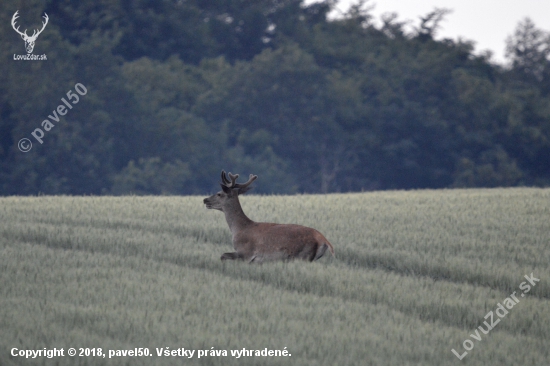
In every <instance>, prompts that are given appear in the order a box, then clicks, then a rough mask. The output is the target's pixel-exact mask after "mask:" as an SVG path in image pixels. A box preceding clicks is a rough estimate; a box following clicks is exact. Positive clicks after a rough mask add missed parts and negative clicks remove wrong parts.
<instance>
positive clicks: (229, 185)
mask: <svg viewBox="0 0 550 366" xmlns="http://www.w3.org/2000/svg"><path fill="white" fill-rule="evenodd" d="M237 178H239V175H238V174H231V172H229V179H231V181H229V179H227V176H226V174H225V170H222V184H223V185H224V186H226V187H227V188H240V189H243V190H244V189H245V188H247V187H248V186H249V185H250V184H251V183H252V182H254V181H255V180H256V179H257V178H258V176H257V175H254V174H250V177H249V178H248V181H247V182H246V183H236V181H237Z"/></svg>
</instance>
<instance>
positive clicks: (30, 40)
mask: <svg viewBox="0 0 550 366" xmlns="http://www.w3.org/2000/svg"><path fill="white" fill-rule="evenodd" d="M17 13H19V10H17V11H16V12H15V14H13V17H12V18H11V26H12V27H13V29H14V30H15V31H16V32H17V33H18V34H19V35H20V36H21V38H23V41H25V50H26V51H27V54H26V55H16V54H13V59H14V60H27V61H43V60H47V58H46V55H45V54H44V55H33V53H32V51H33V50H34V43H35V42H36V39H37V38H38V36H39V35H40V33H42V31H43V30H44V28H46V25H47V24H48V20H49V18H48V14H46V13H44V16H43V17H42V18H44V20H45V22H42V29H40V30H38V29H35V30H34V32H33V33H32V36H29V35H28V34H27V30H26V29H25V31H24V32H21V31H20V30H19V26H17V28H16V27H15V22H16V20H17V18H19V15H18V14H17Z"/></svg>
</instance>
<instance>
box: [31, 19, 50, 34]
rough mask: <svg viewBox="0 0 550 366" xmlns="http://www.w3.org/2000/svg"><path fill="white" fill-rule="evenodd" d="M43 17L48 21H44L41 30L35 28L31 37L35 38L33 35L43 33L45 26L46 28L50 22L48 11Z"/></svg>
mask: <svg viewBox="0 0 550 366" xmlns="http://www.w3.org/2000/svg"><path fill="white" fill-rule="evenodd" d="M42 18H44V20H45V21H46V22H42V29H40V30H37V29H35V30H34V32H33V34H32V36H31V38H33V37H34V38H36V37H38V35H39V34H40V33H42V31H43V30H44V28H46V25H47V24H48V20H50V18H48V14H46V13H44V15H43V16H42ZM36 32H38V33H36ZM34 33H36V36H35V35H34Z"/></svg>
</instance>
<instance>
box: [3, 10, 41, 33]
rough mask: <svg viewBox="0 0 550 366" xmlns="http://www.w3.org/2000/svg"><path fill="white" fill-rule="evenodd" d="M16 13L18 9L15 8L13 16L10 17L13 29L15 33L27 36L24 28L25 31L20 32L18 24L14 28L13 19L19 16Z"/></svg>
mask: <svg viewBox="0 0 550 366" xmlns="http://www.w3.org/2000/svg"><path fill="white" fill-rule="evenodd" d="M17 13H19V10H17V11H16V12H15V14H13V17H12V18H11V26H12V28H13V30H14V31H16V32H17V33H19V34H20V35H21V36H23V35H25V36H27V30H26V29H25V32H21V31H20V30H19V26H18V27H17V28H15V21H16V20H17V18H19V15H17ZM44 14H45V13H44ZM27 37H28V36H27Z"/></svg>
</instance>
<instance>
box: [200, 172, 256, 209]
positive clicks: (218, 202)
mask: <svg viewBox="0 0 550 366" xmlns="http://www.w3.org/2000/svg"><path fill="white" fill-rule="evenodd" d="M237 178H239V175H238V174H231V173H229V179H228V178H227V175H226V174H225V171H224V170H222V181H221V183H220V185H221V187H222V190H221V191H219V192H218V193H216V194H215V195H213V196H210V197H208V198H205V199H204V204H205V205H206V208H208V209H214V210H220V211H223V210H224V207H226V206H227V205H228V202H229V201H231V200H235V198H237V197H238V196H239V195H240V194H244V193H246V192H248V191H249V190H251V189H252V187H250V184H252V182H254V181H255V180H256V179H257V178H258V176H257V175H253V174H250V177H249V178H248V181H247V182H246V183H236V181H237Z"/></svg>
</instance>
